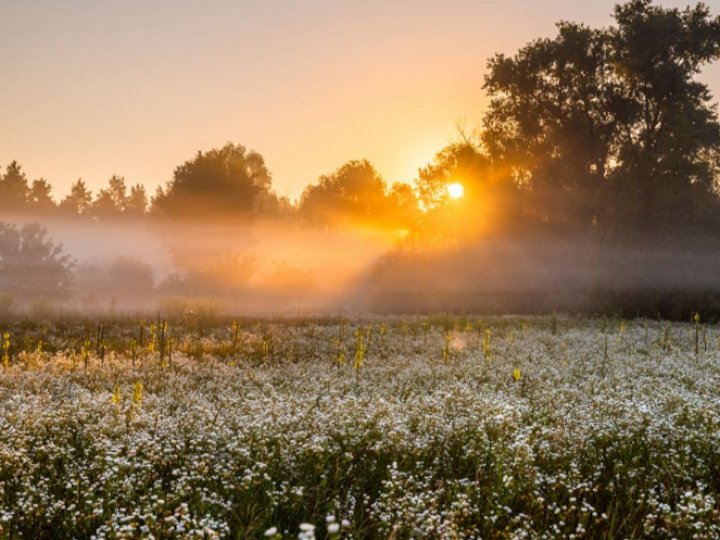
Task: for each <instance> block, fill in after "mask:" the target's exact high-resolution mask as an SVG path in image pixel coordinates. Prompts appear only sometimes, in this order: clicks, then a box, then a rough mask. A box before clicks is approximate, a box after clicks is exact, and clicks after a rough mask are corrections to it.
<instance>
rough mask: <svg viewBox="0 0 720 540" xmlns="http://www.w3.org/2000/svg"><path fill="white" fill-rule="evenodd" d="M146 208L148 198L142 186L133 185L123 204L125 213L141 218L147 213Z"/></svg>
mask: <svg viewBox="0 0 720 540" xmlns="http://www.w3.org/2000/svg"><path fill="white" fill-rule="evenodd" d="M147 207H148V196H147V192H146V191H145V186H143V185H142V184H135V185H134V186H132V187H131V188H130V195H128V198H127V202H126V204H125V212H127V213H128V214H129V215H131V216H142V215H144V214H145V212H146V211H147Z"/></svg>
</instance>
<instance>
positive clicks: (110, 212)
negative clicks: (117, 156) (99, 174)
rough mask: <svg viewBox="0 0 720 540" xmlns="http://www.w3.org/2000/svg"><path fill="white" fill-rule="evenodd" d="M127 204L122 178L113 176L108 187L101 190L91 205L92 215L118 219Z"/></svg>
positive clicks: (125, 189) (125, 188)
mask: <svg viewBox="0 0 720 540" xmlns="http://www.w3.org/2000/svg"><path fill="white" fill-rule="evenodd" d="M127 203H128V196H127V187H126V186H125V179H124V178H123V177H122V176H117V175H113V176H112V178H110V180H109V181H108V187H107V188H105V189H101V190H100V191H99V192H98V194H97V197H96V198H95V200H94V201H93V203H92V210H91V211H92V214H93V215H94V216H96V217H100V218H103V217H104V218H108V217H118V216H119V215H120V214H121V213H122V212H124V211H125V209H126V206H127Z"/></svg>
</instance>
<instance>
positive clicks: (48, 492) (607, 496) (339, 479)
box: [0, 316, 720, 540]
mask: <svg viewBox="0 0 720 540" xmlns="http://www.w3.org/2000/svg"><path fill="white" fill-rule="evenodd" d="M102 324H103V328H102V330H101V331H98V328H97V326H95V327H90V325H89V324H88V323H87V322H85V321H82V320H72V319H64V320H63V319H58V320H52V321H31V320H26V321H19V322H16V323H12V322H6V323H3V324H0V331H2V332H7V333H8V334H9V335H10V338H9V341H10V346H9V348H8V354H9V362H8V367H7V368H6V369H4V371H3V375H2V377H1V378H0V423H1V426H2V429H1V430H0V527H1V529H0V537H2V538H18V537H24V538H90V537H93V536H94V537H95V538H137V537H143V538H150V537H154V538H217V537H222V538H225V537H227V538H263V537H264V535H265V532H266V531H268V530H270V529H271V528H273V527H274V528H276V530H277V532H275V531H273V530H270V533H274V536H273V537H275V538H296V537H298V533H299V532H300V533H301V534H302V535H304V536H303V537H304V538H311V537H315V538H355V539H360V538H394V539H397V540H399V539H409V538H416V539H417V538H427V539H435V538H443V539H455V538H573V537H575V538H620V537H622V538H640V537H652V538H718V537H720V526H719V525H718V523H720V503H719V501H720V497H719V493H720V385H719V384H718V383H719V382H720V352H719V351H718V350H717V346H716V347H712V346H710V347H707V350H706V348H705V347H704V346H700V345H696V344H697V343H698V339H699V338H698V336H699V335H700V332H701V331H702V335H703V337H705V336H707V340H706V342H707V343H710V344H717V342H718V341H717V338H718V335H720V331H719V330H718V329H717V328H715V327H712V326H708V325H705V324H701V323H700V322H699V321H694V322H692V323H687V324H677V323H675V324H669V323H665V322H655V321H648V320H639V321H632V322H627V321H626V322H621V321H612V320H595V319H571V318H567V317H561V316H553V317H552V318H551V317H538V318H514V317H498V318H483V319H478V318H472V317H463V318H453V317H450V316H442V317H436V318H431V319H422V318H417V319H400V318H392V317H386V318H382V319H380V318H372V319H364V320H352V319H351V320H347V319H342V318H327V319H316V320H292V321H287V322H286V321H282V320H263V319H245V320H238V321H237V323H236V324H233V321H232V320H231V319H227V320H225V319H216V320H212V321H208V320H205V321H203V322H202V324H197V323H196V321H193V320H187V319H178V320H174V321H169V322H168V325H167V328H164V327H163V324H162V321H160V323H159V324H158V323H157V322H155V321H153V326H154V331H153V332H150V323H147V324H146V325H145V329H144V331H143V334H144V338H143V339H144V340H145V341H146V343H144V344H143V343H140V341H141V340H139V335H140V330H139V322H138V321H137V320H134V319H130V318H127V319H117V320H113V321H104V322H103V323H102ZM159 332H160V333H159ZM151 334H152V335H151ZM153 336H154V339H155V341H154V343H155V345H154V346H153V347H152V348H151V347H149V346H148V344H149V343H150V342H151V339H152V338H153ZM163 336H165V338H170V337H172V339H173V340H174V341H173V344H172V351H170V350H169V343H166V345H165V346H161V343H162V339H165V338H163ZM358 336H359V337H358ZM40 341H42V343H43V345H42V347H41V348H39V347H38V346H37V345H38V343H39V342H40ZM87 342H90V343H89V344H87V345H86V343H87ZM133 343H135V345H134V346H133ZM359 343H360V344H361V345H362V348H361V350H362V358H361V367H360V368H357V367H356V366H355V364H356V359H357V356H356V354H357V351H358V350H359V349H358V347H359V345H358V344H359ZM704 343H705V340H704V341H703V344H704ZM161 350H163V352H161ZM341 350H344V351H345V354H346V356H347V361H345V362H342V363H340V362H338V356H339V352H340V351H341ZM83 356H86V357H87V362H85V361H84V359H83ZM303 524H305V525H303ZM309 524H312V525H313V526H314V529H313V528H311V527H309ZM301 525H303V527H304V528H305V530H304V531H301Z"/></svg>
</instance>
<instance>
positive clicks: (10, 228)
mask: <svg viewBox="0 0 720 540" xmlns="http://www.w3.org/2000/svg"><path fill="white" fill-rule="evenodd" d="M73 266H74V261H73V260H72V259H71V258H70V256H69V255H66V254H64V253H63V250H62V246H60V245H57V244H55V243H54V242H53V241H52V240H50V239H48V238H47V230H46V229H45V228H44V227H42V226H40V225H38V224H30V225H25V226H23V227H21V228H18V227H17V226H15V225H11V224H8V223H3V222H0V292H2V293H4V294H7V295H10V296H11V297H14V298H16V299H18V300H22V301H23V302H28V301H33V300H62V299H65V298H67V297H68V296H69V294H70V288H71V286H72V268H73Z"/></svg>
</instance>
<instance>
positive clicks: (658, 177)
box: [484, 0, 720, 233]
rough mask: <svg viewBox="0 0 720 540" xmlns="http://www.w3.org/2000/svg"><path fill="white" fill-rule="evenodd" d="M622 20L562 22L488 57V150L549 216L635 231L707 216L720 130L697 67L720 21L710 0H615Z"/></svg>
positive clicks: (706, 57)
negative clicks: (661, 2)
mask: <svg viewBox="0 0 720 540" xmlns="http://www.w3.org/2000/svg"><path fill="white" fill-rule="evenodd" d="M615 20H616V22H617V26H615V27H610V28H607V29H599V30H595V29H590V28H587V27H585V26H582V25H578V24H572V23H561V24H559V25H558V29H559V32H558V35H557V37H555V38H553V39H541V40H536V41H533V42H532V43H530V44H529V45H527V46H526V47H524V48H522V49H521V50H520V52H519V53H518V54H516V55H515V56H513V57H506V56H504V55H497V56H496V57H495V58H493V59H491V60H490V62H489V64H488V67H489V74H488V75H487V77H486V81H485V88H486V89H487V91H488V93H489V94H490V98H491V101H490V107H489V111H488V113H487V116H486V118H485V128H486V130H485V132H484V142H485V144H486V146H487V148H488V150H489V153H490V156H491V158H492V159H493V161H494V162H495V163H499V164H502V165H504V166H507V167H509V168H511V169H512V171H513V174H514V177H515V180H516V181H517V182H518V183H519V184H521V185H523V186H524V187H526V188H528V189H529V195H530V197H529V200H528V202H529V204H528V206H527V211H528V213H531V214H533V215H534V216H535V217H537V218H539V219H540V220H542V221H550V222H559V223H564V224H573V225H575V226H585V227H591V226H593V224H600V225H603V226H607V227H619V228H620V229H623V231H624V233H627V229H626V227H627V225H628V223H634V224H636V225H637V226H642V227H643V228H644V229H645V230H659V229H660V228H662V226H663V225H664V224H671V225H670V228H672V227H674V225H672V223H675V222H677V220H678V219H680V220H685V221H686V218H687V217H689V216H695V217H697V216H699V215H703V216H707V214H708V212H707V206H708V204H709V205H710V206H713V205H714V202H715V199H714V197H710V196H708V195H709V194H710V192H711V190H712V189H713V183H714V174H715V170H716V167H717V152H718V148H719V146H720V129H718V122H717V116H716V113H715V110H714V108H713V107H712V105H711V104H710V99H711V96H710V93H709V91H708V88H707V86H706V85H704V84H702V83H700V82H698V81H697V80H695V78H694V77H695V75H696V74H697V73H698V72H699V70H700V69H701V68H702V66H703V65H705V64H706V63H707V62H709V61H711V60H714V59H716V58H717V57H718V54H719V53H720V21H719V20H718V19H713V18H711V17H710V14H709V11H708V8H707V7H706V6H704V5H702V4H699V5H697V6H696V7H695V8H687V9H685V10H678V9H665V8H662V7H659V6H655V5H653V3H652V1H651V0H633V1H631V2H628V3H627V4H624V5H619V6H617V7H616V9H615ZM692 219H695V218H692Z"/></svg>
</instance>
